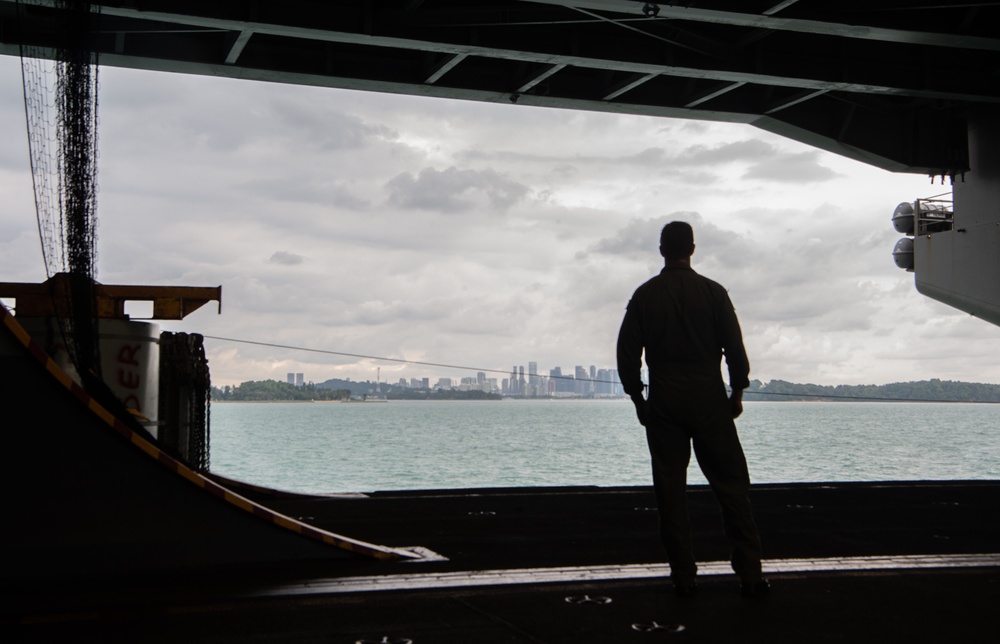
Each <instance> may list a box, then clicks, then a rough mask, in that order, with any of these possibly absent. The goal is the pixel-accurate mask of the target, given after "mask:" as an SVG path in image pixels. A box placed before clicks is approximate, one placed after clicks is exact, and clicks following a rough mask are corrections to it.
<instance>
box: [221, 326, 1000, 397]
mask: <svg viewBox="0 0 1000 644" xmlns="http://www.w3.org/2000/svg"><path fill="white" fill-rule="evenodd" d="M203 337H205V338H208V339H210V340H219V341H222V342H235V343H238V344H251V345H255V346H260V347H271V348H274V349H287V350H290V351H305V352H307V353H321V354H324V355H332V356H344V357H348V358H362V359H365V360H379V361H385V362H397V363H400V364H412V365H420V366H424V367H441V368H444V369H460V370H464V371H482V372H484V373H499V374H504V375H508V374H510V373H511V372H510V371H508V370H506V369H487V368H484V367H468V366H463V365H455V364H446V363H441V362H424V361H421V360H407V359H405V358H387V357H385V356H373V355H367V354H363V353H347V352H344V351H331V350H329V349H312V348H309V347H297V346H294V345H288V344H276V343H274V342H257V341H255V340H240V339H237V338H226V337H222V336H217V335H205V336H203ZM536 377H542V378H548V379H550V380H573V381H575V382H593V383H602V384H615V385H620V384H621V383H620V382H618V381H612V380H600V379H594V378H575V377H574V376H570V375H564V376H552V375H549V376H542V375H540V374H536ZM744 396H754V397H756V396H775V397H779V398H781V397H786V398H798V399H802V398H806V399H815V400H831V399H837V400H858V401H878V402H926V403H954V402H961V403H975V404H984V405H987V404H993V405H995V404H1000V401H995V400H946V399H932V398H885V397H881V396H851V395H842V394H807V393H801V394H800V393H791V392H787V393H786V392H780V393H779V392H767V391H747V390H744Z"/></svg>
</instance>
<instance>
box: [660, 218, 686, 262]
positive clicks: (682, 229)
mask: <svg viewBox="0 0 1000 644" xmlns="http://www.w3.org/2000/svg"><path fill="white" fill-rule="evenodd" d="M692 253H694V231H693V230H692V229H691V225H690V224H688V223H686V222H683V221H672V222H670V223H669V224H667V225H666V226H664V227H663V230H662V231H661V232H660V254H661V255H663V258H664V259H666V260H667V261H670V260H683V259H688V258H690V257H691V254H692Z"/></svg>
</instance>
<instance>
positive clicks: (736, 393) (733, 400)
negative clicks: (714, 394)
mask: <svg viewBox="0 0 1000 644" xmlns="http://www.w3.org/2000/svg"><path fill="white" fill-rule="evenodd" d="M729 408H730V409H731V410H732V412H733V418H739V417H740V414H742V413H743V390H742V389H733V393H731V394H730V395H729Z"/></svg>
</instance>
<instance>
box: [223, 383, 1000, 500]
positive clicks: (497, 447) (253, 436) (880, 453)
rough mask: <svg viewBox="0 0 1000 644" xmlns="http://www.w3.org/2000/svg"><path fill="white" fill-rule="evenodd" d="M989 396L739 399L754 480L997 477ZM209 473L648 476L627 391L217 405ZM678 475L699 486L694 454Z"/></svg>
mask: <svg viewBox="0 0 1000 644" xmlns="http://www.w3.org/2000/svg"><path fill="white" fill-rule="evenodd" d="M998 421H1000V406H997V405H985V404H952V403H856V402H837V403H818V402H816V403H809V402H747V403H746V405H745V411H744V414H743V416H741V417H740V419H739V420H738V421H737V425H738V427H739V430H740V436H741V439H742V441H743V447H744V450H745V451H746V454H747V461H748V462H749V464H750V474H751V477H752V478H753V480H754V482H756V483H781V482H792V481H814V482H815V481H881V480H935V479H937V480H942V479H998V478H1000V428H998V425H1000V422H998ZM211 432H212V437H211V441H212V442H211V447H212V451H211V460H212V471H213V472H215V473H217V474H221V475H223V476H228V477H231V478H235V479H239V480H242V481H247V482H251V483H255V484H258V485H264V486H268V487H274V488H278V489H283V490H290V491H298V492H310V493H337V492H371V491H377V490H406V489H434V488H472V487H512V486H549V485H557V486H558V485H598V486H615V485H648V484H649V482H650V475H649V462H648V455H647V452H646V444H645V436H644V434H643V430H642V428H641V427H640V426H639V424H638V423H637V422H636V420H635V417H634V415H633V411H632V405H631V403H629V402H628V401H613V400H503V401H488V402H453V401H447V402H445V401H440V402H439V401H413V402H409V401H398V402H396V401H393V402H386V403H215V404H213V405H212V426H211ZM693 461H694V459H693V458H692V466H691V470H690V474H689V480H690V481H691V482H692V483H704V482H705V480H704V478H703V477H702V476H701V473H700V472H699V471H698V468H697V465H695V464H694V462H693Z"/></svg>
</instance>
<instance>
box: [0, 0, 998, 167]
mask: <svg viewBox="0 0 1000 644" xmlns="http://www.w3.org/2000/svg"><path fill="white" fill-rule="evenodd" d="M92 4H93V5H94V7H95V10H96V11H98V12H99V16H98V17H97V22H96V24H97V28H96V32H95V33H94V36H93V41H92V47H93V49H94V50H95V51H96V52H97V53H98V60H99V63H100V64H101V65H110V66H121V67H131V68H139V69H150V70H161V71H170V72H182V73H192V74H204V75H211V76H225V77H232V78H244V79H255V80H262V81H272V82H280V83H294V84H304V85H317V86H327V87H338V88H347V89H358V90H369V91H377V92H393V93H402V94H417V95H424V96H437V97H444V98H455V99H467V100H475V101H489V102H507V103H514V104H517V105H534V106H544V107H555V108H565V109H579V110H596V111H604V112H619V113H627V114H645V115H652V116H666V117H678V118H693V119H703V120H714V121H728V122H738V123H749V124H752V125H754V126H756V127H759V128H761V129H764V130H768V131H771V132H776V133H779V134H782V135H785V136H788V137H790V138H792V139H796V140H799V141H803V142H805V143H808V144H810V145H813V146H816V147H818V148H822V149H826V150H830V151H833V152H836V153H839V154H843V155H845V156H848V157H851V158H854V159H858V160H861V161H864V162H866V163H870V164H873V165H876V166H879V167H883V168H886V169H889V170H892V171H901V172H918V173H926V174H931V175H951V176H954V175H955V174H959V173H962V172H964V171H966V170H967V169H968V163H969V162H968V149H967V141H966V138H967V137H966V117H967V116H968V115H969V114H970V113H971V112H987V113H994V114H998V113H1000V2H975V1H967V2H947V1H945V0H692V1H690V2H660V3H646V2H631V1H628V0H562V1H560V0H533V1H523V0H485V1H482V2H479V1H476V2H469V1H464V0H463V1H458V0H213V1H211V2H206V1H204V0H117V1H116V0H105V1H99V0H98V1H95V2H93V3H92ZM57 5H58V2H56V1H54V0H0V53H3V54H9V55H20V54H21V52H22V46H25V45H26V46H28V47H30V49H29V50H28V51H30V52H31V55H39V56H50V55H51V51H52V50H53V48H54V47H55V46H57V45H58V44H59V42H60V38H61V34H60V33H58V31H56V30H54V29H53V27H52V25H53V23H54V22H55V21H54V19H53V18H54V12H56V11H58V9H57V8H56V6H57Z"/></svg>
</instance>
